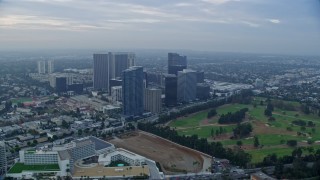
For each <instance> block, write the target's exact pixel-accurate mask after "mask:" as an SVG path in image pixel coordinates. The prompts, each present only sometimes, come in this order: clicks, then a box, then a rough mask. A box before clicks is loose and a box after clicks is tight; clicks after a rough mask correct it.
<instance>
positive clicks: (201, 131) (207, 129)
mask: <svg viewBox="0 0 320 180" xmlns="http://www.w3.org/2000/svg"><path fill="white" fill-rule="evenodd" d="M234 127H235V125H230V126H223V127H222V128H223V129H226V131H227V133H229V132H232V130H233V128H234ZM219 128H220V127H219V126H203V127H198V128H188V129H181V130H178V134H179V135H188V136H191V135H194V134H196V135H198V136H199V137H200V138H208V137H210V136H211V130H212V129H213V131H214V132H216V130H219Z"/></svg>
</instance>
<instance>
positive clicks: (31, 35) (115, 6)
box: [0, 0, 320, 55]
mask: <svg viewBox="0 0 320 180" xmlns="http://www.w3.org/2000/svg"><path fill="white" fill-rule="evenodd" d="M319 17H320V2H319V1H318V0H298V1H292V0H282V1H279V0H188V1H179V0H175V1H172V0H161V1H153V0H152V1H149V0H139V1H130V0H123V1H118V0H110V1H103V0H93V1H87V0H50V1H49V0H48V1H47V0H1V1H0V32H1V33H0V40H1V42H0V49H1V50H17V49H24V50H26V49H31V50H36V49H89V48H90V49H106V48H125V49H130V48H136V49H137V48H140V49H146V48H147V49H189V50H201V51H216V52H219V51H224V52H251V53H274V54H298V55H319V51H318V47H319V46H320V33H319V30H320V21H319ZM301 31H303V33H301Z"/></svg>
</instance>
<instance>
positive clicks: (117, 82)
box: [109, 78, 122, 95]
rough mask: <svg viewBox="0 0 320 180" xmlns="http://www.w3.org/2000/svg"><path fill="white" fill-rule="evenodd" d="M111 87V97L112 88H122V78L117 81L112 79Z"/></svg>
mask: <svg viewBox="0 0 320 180" xmlns="http://www.w3.org/2000/svg"><path fill="white" fill-rule="evenodd" d="M109 86H110V91H109V92H110V93H109V94H110V95H111V88H112V87H114V86H122V80H121V79H120V78H117V79H110V81H109Z"/></svg>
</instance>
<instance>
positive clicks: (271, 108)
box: [267, 103, 274, 111]
mask: <svg viewBox="0 0 320 180" xmlns="http://www.w3.org/2000/svg"><path fill="white" fill-rule="evenodd" d="M267 109H269V110H270V111H273V110H274V107H273V104H271V103H268V105H267Z"/></svg>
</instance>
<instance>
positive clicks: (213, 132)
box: [211, 126, 227, 137]
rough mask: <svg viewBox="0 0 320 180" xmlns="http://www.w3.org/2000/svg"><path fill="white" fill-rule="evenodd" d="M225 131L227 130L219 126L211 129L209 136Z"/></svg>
mask: <svg viewBox="0 0 320 180" xmlns="http://www.w3.org/2000/svg"><path fill="white" fill-rule="evenodd" d="M225 133H227V130H226V129H225V128H222V127H221V126H220V127H219V129H217V130H216V131H214V129H213V128H212V129H211V137H214V135H216V136H219V135H221V134H225Z"/></svg>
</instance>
